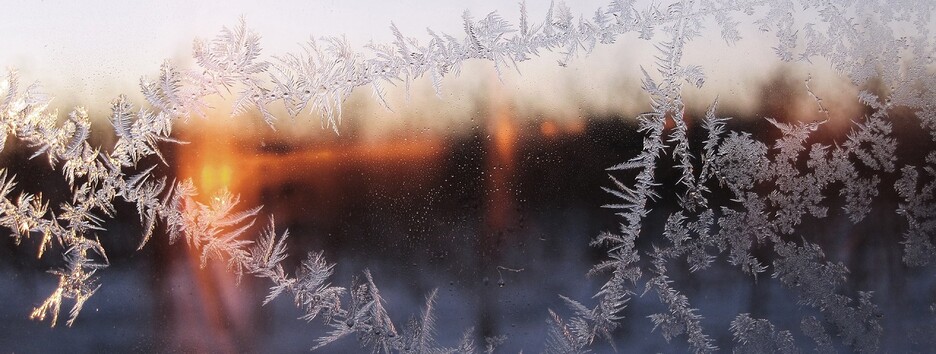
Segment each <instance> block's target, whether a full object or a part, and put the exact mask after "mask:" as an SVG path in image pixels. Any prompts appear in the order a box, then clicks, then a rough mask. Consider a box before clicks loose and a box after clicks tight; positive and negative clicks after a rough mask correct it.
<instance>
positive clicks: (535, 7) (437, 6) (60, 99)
mask: <svg viewBox="0 0 936 354" xmlns="http://www.w3.org/2000/svg"><path fill="white" fill-rule="evenodd" d="M608 3H609V1H608V0H581V1H569V2H568V3H567V4H568V6H569V7H570V8H571V10H572V12H573V14H576V15H577V16H581V15H584V16H587V17H591V16H592V14H593V13H594V11H595V10H596V9H597V8H599V7H604V6H606V5H607V4H608ZM548 6H549V1H542V0H530V1H528V2H527V8H528V11H529V15H530V19H531V21H534V22H540V21H541V20H542V18H543V16H544V14H545V12H546V9H547V8H548ZM642 7H643V6H640V5H639V6H638V8H642ZM4 9H5V10H4V11H2V12H0V48H2V49H0V66H3V67H13V68H16V69H18V70H20V73H21V77H22V78H23V80H24V81H33V80H39V81H40V82H41V83H42V85H43V87H44V88H45V89H46V91H47V92H49V93H50V94H52V95H53V96H56V97H57V101H55V104H54V105H53V106H55V107H57V108H62V109H65V110H68V109H70V107H71V106H72V105H79V104H80V105H84V106H87V107H89V108H90V109H91V110H92V113H94V111H95V110H97V111H98V112H99V113H103V114H105V115H106V114H107V112H106V111H105V110H106V109H107V108H106V107H107V106H108V103H109V102H110V101H111V100H112V99H113V98H114V97H116V96H117V95H118V94H121V93H131V94H136V93H137V92H138V91H139V88H138V83H139V78H140V77H141V76H146V75H150V76H151V75H154V74H155V73H156V72H157V70H158V68H159V65H160V64H161V63H162V62H163V61H164V60H166V59H170V60H172V61H173V62H174V63H177V64H181V65H182V66H185V65H191V62H192V61H191V44H192V40H193V39H194V38H196V37H201V38H211V37H213V36H215V35H216V34H217V33H218V32H219V30H220V29H221V27H222V26H233V25H235V24H236V23H237V21H238V18H239V17H240V16H241V15H245V16H246V17H247V21H248V26H249V27H250V28H251V29H253V30H254V31H256V32H257V33H259V34H261V35H262V37H263V39H262V46H263V48H264V53H265V55H276V54H282V53H286V52H290V51H295V50H297V48H298V44H299V43H302V42H305V40H306V39H308V38H309V36H310V35H315V36H317V37H320V36H330V35H342V34H344V35H347V37H348V39H349V40H350V41H351V43H352V44H353V45H356V46H362V45H364V44H366V43H367V42H368V41H370V40H373V41H375V42H390V41H392V35H391V33H390V31H389V29H388V27H389V25H390V23H391V21H393V22H394V23H396V25H397V26H398V27H399V28H400V29H401V31H403V33H404V35H407V36H410V37H416V38H419V39H421V40H426V39H427V37H428V35H426V31H425V28H427V27H429V28H432V29H433V30H435V31H437V32H438V31H441V32H446V33H450V34H454V35H456V37H461V36H462V35H463V28H462V20H461V15H462V12H463V11H464V10H465V9H469V10H470V11H471V12H472V13H473V14H474V15H475V16H476V17H481V16H484V15H486V14H487V13H488V12H490V11H497V12H498V13H500V14H501V15H502V16H503V17H504V18H506V19H507V20H508V21H510V22H511V23H517V22H518V19H519V5H518V2H515V1H502V0H476V1H451V0H438V1H416V0H396V1H353V0H347V1H336V0H293V1H275V2H273V1H270V2H260V3H258V2H256V1H244V0H238V1H224V2H207V1H205V2H193V1H160V2H135V1H126V0H120V1H115V0H106V1H93V2H56V1H23V0H12V1H6V3H5V4H4ZM751 32H753V33H754V36H757V35H759V34H758V33H757V31H751ZM745 34H749V33H745ZM631 37H635V36H631ZM712 37H713V38H708V39H702V40H697V41H694V42H692V43H691V45H692V46H696V47H697V48H700V50H699V51H697V53H696V54H692V53H691V52H690V53H689V55H687V56H686V59H687V60H690V61H693V63H697V64H702V65H703V67H704V68H705V70H706V72H707V74H708V80H707V87H706V90H709V91H710V92H709V91H706V92H707V93H705V94H704V95H703V98H701V99H702V100H705V101H710V100H712V99H714V97H715V96H716V95H717V94H718V91H721V92H724V91H725V90H726V89H725V88H727V90H729V91H730V90H734V91H733V93H734V94H738V95H739V97H741V96H743V95H742V91H743V88H744V87H747V86H748V85H750V84H751V83H752V82H754V83H756V82H758V81H759V80H763V79H764V78H766V77H767V76H768V75H770V74H771V73H772V71H771V70H770V69H771V68H772V67H773V65H775V64H774V63H776V60H767V59H768V58H771V57H772V55H773V54H772V52H771V51H770V50H769V46H766V47H765V45H768V44H771V43H773V41H772V40H770V38H769V37H764V38H759V39H758V38H756V37H755V38H754V39H751V37H747V39H748V40H747V43H745V42H744V41H742V42H741V44H739V45H738V46H736V47H733V48H728V49H725V50H719V51H717V52H713V51H712V50H711V49H709V47H710V46H721V47H724V46H725V45H724V41H722V40H721V39H720V37H718V35H715V36H712ZM751 46H755V47H757V46H760V48H759V50H754V49H751V48H752V47H751ZM764 49H766V50H764ZM654 54H655V52H654V50H653V47H652V43H651V42H647V41H638V40H635V39H632V38H631V39H630V40H627V39H622V40H621V41H619V42H618V43H617V44H614V45H610V46H605V47H604V48H598V49H597V50H596V52H595V53H594V54H593V55H591V56H589V57H588V58H585V59H581V60H579V61H578V62H577V63H573V65H570V67H569V68H559V67H558V65H556V61H555V58H550V57H547V58H534V59H533V60H532V61H531V62H529V63H525V64H523V66H522V67H521V69H522V70H523V75H522V76H517V77H519V79H517V78H515V77H513V76H511V77H508V78H507V79H506V80H505V87H504V91H505V92H507V93H513V92H516V93H519V94H520V95H521V96H522V95H526V96H529V97H535V99H536V100H537V101H540V102H548V103H549V104H551V105H555V106H557V107H558V108H557V109H558V110H560V111H561V110H568V111H574V110H575V109H576V107H575V106H576V105H585V106H592V107H598V110H599V111H601V112H608V111H616V110H618V109H619V108H621V107H623V106H625V105H627V104H628V102H623V101H622V100H621V99H620V95H618V94H617V92H618V91H620V90H621V88H622V85H628V88H629V89H636V90H639V77H640V75H639V73H640V69H639V68H640V65H652V55H654ZM693 55H695V56H693ZM758 58H764V59H765V60H758ZM724 72H729V73H732V74H731V75H725V74H724ZM714 73H719V74H714ZM464 76H471V74H465V75H464ZM477 76H484V77H483V79H487V80H490V77H489V76H490V75H477ZM475 79H477V78H475ZM471 80H472V78H471V77H468V78H465V79H460V80H456V81H454V83H450V84H449V85H450V87H448V88H446V87H444V88H443V89H444V90H446V89H447V90H449V91H450V92H451V90H456V91H457V90H458V89H459V85H462V86H471V85H475V86H474V87H477V85H476V83H475V84H472V81H471ZM424 81H425V80H424ZM449 81H450V82H451V80H449ZM452 86H454V87H452ZM714 88H717V90H716V89H714ZM721 97H722V100H723V101H726V95H725V94H724V93H722V94H721ZM455 99H456V100H457V99H458V97H456V98H455ZM582 100H585V101H587V102H585V103H584V104H583V103H582ZM742 100H743V99H742ZM437 103H438V102H437Z"/></svg>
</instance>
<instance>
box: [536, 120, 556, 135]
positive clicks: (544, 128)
mask: <svg viewBox="0 0 936 354" xmlns="http://www.w3.org/2000/svg"><path fill="white" fill-rule="evenodd" d="M540 133H541V134H543V136H545V137H547V138H552V137H554V136H556V134H558V133H559V128H557V127H556V123H553V122H552V121H545V122H543V123H540Z"/></svg>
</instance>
